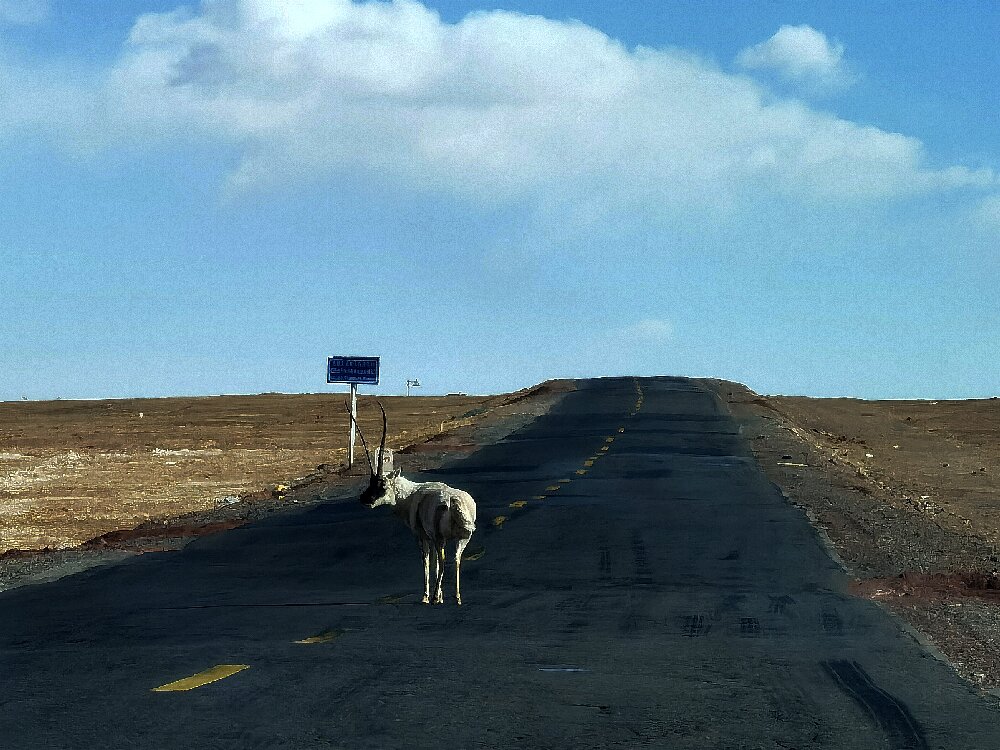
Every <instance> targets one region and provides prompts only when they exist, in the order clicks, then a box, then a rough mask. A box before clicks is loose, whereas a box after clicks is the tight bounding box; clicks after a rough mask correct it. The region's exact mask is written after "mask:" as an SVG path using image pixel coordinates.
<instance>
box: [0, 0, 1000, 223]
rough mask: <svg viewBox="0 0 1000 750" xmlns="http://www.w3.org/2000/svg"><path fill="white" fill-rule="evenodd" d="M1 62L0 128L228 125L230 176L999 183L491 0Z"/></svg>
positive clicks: (717, 207) (250, 184)
mask: <svg viewBox="0 0 1000 750" xmlns="http://www.w3.org/2000/svg"><path fill="white" fill-rule="evenodd" d="M780 33H781V32H779V34H780ZM777 36H778V35H776V37H777ZM838 59H839V58H838ZM814 67H815V66H814ZM5 74H6V75H7V76H8V77H9V78H10V77H13V78H16V77H18V76H20V78H21V79H23V80H24V81H29V82H33V88H32V87H28V93H27V95H25V94H24V93H23V92H22V94H21V95H20V96H18V97H7V98H4V95H3V94H2V93H0V138H3V137H4V130H5V125H4V121H5V120H6V129H7V130H8V133H10V132H11V131H13V130H16V129H17V128H19V127H20V128H22V129H24V128H26V127H29V128H38V127H39V124H40V121H41V120H42V119H47V123H46V125H45V127H46V128H48V129H51V130H53V131H59V130H61V131H62V132H63V136H62V137H63V138H64V139H69V140H70V141H72V142H73V143H75V144H79V143H85V144H88V143H93V144H98V145H100V144H102V143H103V147H104V148H115V147H116V146H117V145H119V144H121V143H131V144H133V145H135V144H138V145H140V146H141V145H142V144H146V143H148V142H150V141H163V140H168V141H184V140H191V141H197V142H198V143H204V142H206V141H207V142H210V143H219V144H224V145H227V146H229V147H230V148H232V149H235V150H236V151H237V152H238V153H239V154H240V164H239V167H238V168H237V169H236V170H235V171H234V172H233V173H232V174H231V176H230V178H229V184H228V190H229V191H230V192H231V193H233V194H236V195H238V194H239V193H240V192H241V191H245V190H254V189H257V188H259V187H260V186H262V185H267V184H277V185H281V184H286V183H289V182H301V181H304V180H305V181H308V180H316V179H323V178H324V177H326V176H328V175H331V174H337V173H342V172H344V171H363V172H367V173H369V174H371V175H373V176H375V177H376V178H377V179H380V180H384V181H387V182H389V183H391V184H398V185H401V186H403V187H406V188H408V189H417V190H429V191H449V192H452V193H455V194H458V195H460V196H462V197H464V198H466V199H470V200H476V201H486V202H504V201H514V200H516V201H528V202H530V203H532V204H534V205H536V206H538V207H539V210H541V211H546V210H553V211H562V212H569V213H572V214H574V215H575V216H580V217H586V216H590V217H594V216H598V217H599V215H600V213H601V212H609V211H610V212H616V213H619V214H621V213H622V212H623V211H625V212H627V213H629V214H630V215H631V214H636V213H638V212H645V213H646V214H648V215H654V216H655V215H685V214H690V213H692V212H696V213H699V214H701V215H712V214H713V212H714V213H720V212H726V211H731V210H733V207H734V206H738V205H740V204H743V203H750V204H752V203H753V202H754V201H758V200H760V199H761V196H767V195H773V194H778V195H781V196H784V197H790V198H792V199H795V200H800V201H806V202H820V203H824V204H825V203H829V202H831V201H832V202H848V203H849V202H853V201H859V200H860V201H870V200H885V199H889V200H893V199H903V198H906V197H907V196H911V195H914V194H921V193H928V192H933V191H939V190H948V189H951V188H955V187H962V186H983V185H992V184H995V176H994V175H993V173H992V172H991V171H989V170H979V171H972V170H969V169H967V168H965V167H961V166H952V167H947V168H934V167H931V166H929V165H928V164H927V160H926V158H925V154H924V148H923V145H922V144H921V142H920V141H919V140H917V139H915V138H911V137H907V136H903V135H899V134H894V133H888V132H885V131H883V130H879V129H877V128H874V127H866V126H861V125H858V124H856V123H853V122H851V121H848V120H843V119H839V118H837V117H834V116H833V115H830V114H827V113H823V112H819V111H816V110H814V109H811V108H810V107H809V106H807V105H806V104H804V103H802V102H799V101H796V100H780V99H778V100H775V98H774V97H773V96H771V95H770V94H769V93H768V92H767V91H766V90H765V89H762V88H761V87H760V85H759V84H757V83H755V82H753V81H752V80H750V79H748V78H746V77H744V76H733V75H729V74H727V73H725V72H723V71H721V70H719V69H718V68H716V67H715V66H713V65H711V64H710V63H708V62H706V61H704V60H702V59H700V58H698V57H695V56H693V55H690V54H687V53H683V52H680V51H676V50H654V49H647V48H638V49H635V50H629V49H626V48H625V47H624V46H622V45H621V44H620V43H618V42H616V41H614V40H612V39H610V38H609V37H607V36H606V35H604V34H603V33H601V32H600V31H597V30H595V29H593V28H590V27H587V26H585V25H583V24H580V23H577V22H562V21H552V20H547V19H544V18H540V17H535V16H525V15H521V14H517V13H510V12H505V11H493V12H479V13H474V14H471V15H469V16H467V17H466V18H464V19H463V20H462V21H460V22H458V23H456V24H448V23H444V22H442V20H441V19H440V17H439V16H438V15H437V13H435V12H434V11H432V10H430V9H428V8H427V7H425V6H423V5H421V4H420V3H418V2H414V1H413V0H396V1H395V2H367V3H363V4H356V3H352V2H350V0H297V1H293V0H280V1H279V0H206V2H204V3H203V4H202V6H201V8H200V9H198V10H197V11H191V10H186V9H179V10H176V11H173V12H170V13H163V14H150V15H145V16H142V17H140V18H139V19H138V20H137V21H136V23H135V25H134V28H133V29H132V32H131V35H130V37H129V40H128V43H127V46H126V47H125V48H124V49H123V50H122V53H121V55H120V56H119V58H118V60H117V62H116V63H115V64H114V66H113V67H112V68H111V69H109V70H106V71H103V72H102V73H101V74H100V76H99V80H97V81H94V80H90V79H77V80H76V82H75V83H73V84H72V85H71V84H69V83H67V82H66V81H68V80H73V76H66V75H60V76H59V77H58V78H55V77H49V79H48V80H47V81H43V79H44V78H45V75H44V72H43V73H39V72H37V71H25V70H23V69H20V70H18V69H14V68H10V67H8V69H7V70H6V73H5V72H4V68H3V64H2V62H0V77H3V76H4V75H5ZM12 83H15V84H16V81H13V82H12ZM15 89H16V86H15ZM2 90H3V89H2V88H0V91H2ZM8 90H10V89H8ZM8 137H9V136H8Z"/></svg>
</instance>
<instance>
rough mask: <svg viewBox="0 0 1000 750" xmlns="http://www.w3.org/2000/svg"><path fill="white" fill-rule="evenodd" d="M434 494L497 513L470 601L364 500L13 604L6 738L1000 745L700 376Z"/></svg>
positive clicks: (148, 558)
mask: <svg viewBox="0 0 1000 750" xmlns="http://www.w3.org/2000/svg"><path fill="white" fill-rule="evenodd" d="M605 449H606V450H605ZM424 478H428V479H429V478H435V479H440V480H443V481H447V482H449V483H450V484H454V485H456V486H458V487H461V488H463V489H467V490H469V491H470V492H472V494H473V496H474V497H475V498H476V499H477V501H478V505H479V522H478V526H479V531H477V533H476V535H475V536H474V537H473V540H472V543H471V545H470V547H469V550H468V551H467V556H469V557H471V558H474V559H470V560H468V561H467V562H466V563H465V565H464V566H463V587H462V588H463V599H464V601H465V604H464V606H462V607H461V608H459V607H456V606H455V605H454V602H453V600H452V601H449V603H447V604H446V605H444V606H438V607H433V606H423V605H420V604H419V603H418V601H419V591H420V588H421V585H422V577H423V572H422V567H421V563H420V558H419V554H418V552H417V548H416V545H415V543H414V541H413V539H412V537H410V535H409V531H408V530H406V529H405V528H404V527H403V526H402V525H401V524H399V523H398V522H396V521H395V520H393V519H392V518H391V517H390V516H389V515H388V510H387V509H386V508H380V509H376V510H368V509H366V508H363V507H360V506H359V505H356V504H353V503H341V504H329V505H324V506H320V507H317V508H314V509H312V510H310V511H308V512H303V513H300V514H295V515H286V516H283V517H281V518H277V519H272V520H271V521H268V522H265V523H261V524H257V525H254V526H249V527H244V528H242V529H237V530H234V531H232V532H228V533H225V534H221V535H217V536H213V537H207V538H204V539H201V540H198V541H196V542H194V543H192V544H190V545H189V546H188V547H186V548H185V549H184V550H183V551H182V552H173V553H162V554H147V555H143V556H141V557H139V558H135V559H133V560H131V561H129V562H127V563H125V564H121V565H117V566H114V567H109V568H104V569H100V570H94V571H90V572H87V573H83V574H79V575H76V576H72V577H69V578H66V579H63V580H61V581H58V582H55V583H51V584H46V585H40V586H35V587H29V588H24V589H15V590H13V591H9V592H7V593H4V594H0V747H2V748H7V749H9V750H16V749H19V748H147V747H148V748H174V747H177V748H330V747H343V748H397V747H398V748H403V747H407V748H421V747H434V748H438V749H443V748H448V749H449V750H450V749H454V748H467V747H469V748H471V747H501V748H502V747H514V746H521V747H538V748H549V747H551V748H574V749H576V748H612V747H621V748H631V747H657V748H698V749H699V750H705V749H708V748H733V749H735V748H741V749H747V748H768V749H771V748H818V747H824V748H865V750H870V749H871V748H890V749H891V750H899V749H901V748H956V749H959V748H961V749H963V750H972V749H973V748H984V749H985V748H989V749H990V750H994V749H995V748H997V747H1000V722H998V719H1000V713H998V710H997V709H996V707H995V705H994V704H993V703H991V702H990V701H988V700H987V699H984V698H982V697H980V696H979V695H977V694H976V693H975V692H974V691H973V690H972V689H971V688H970V687H968V686H967V685H966V684H965V683H963V682H962V681H960V680H959V679H958V678H957V677H956V676H955V675H954V674H953V673H952V672H951V671H950V669H949V668H948V667H947V666H945V665H944V664H942V663H941V662H939V661H937V660H936V659H934V658H933V657H931V656H929V655H927V654H926V653H925V652H924V651H923V650H922V649H921V647H920V646H919V645H918V644H917V643H916V642H915V641H914V640H913V639H912V638H911V637H910V636H908V635H907V634H905V633H904V632H903V631H902V630H901V628H900V626H899V625H898V624H897V622H896V621H895V620H893V619H892V618H890V617H889V616H888V615H886V614H885V613H883V612H882V611H881V610H880V609H879V608H878V607H876V606H875V605H873V604H871V603H870V602H866V601H862V600H856V599H853V598H851V597H849V596H847V595H846V594H844V593H842V589H843V584H844V580H843V575H842V573H841V572H840V570H839V568H838V567H837V566H836V565H835V564H834V563H833V562H832V561H831V559H830V557H829V556H828V555H827V553H826V552H825V550H824V549H823V547H822V545H821V544H820V542H819V540H818V539H817V537H816V536H815V534H814V532H813V531H812V529H811V528H810V526H809V524H808V523H807V521H806V520H805V518H804V517H803V515H802V513H801V511H799V510H797V509H796V508H794V507H792V506H790V505H789V504H788V503H787V502H786V501H785V500H784V499H783V498H782V496H781V495H780V493H779V492H778V491H777V490H776V489H775V488H774V487H773V486H772V485H770V484H769V483H768V481H767V480H766V479H765V477H764V476H763V474H762V472H761V471H760V469H759V468H758V466H757V465H756V463H755V462H754V460H753V458H752V457H751V456H750V453H749V450H748V448H747V446H746V444H745V443H744V441H743V439H742V438H741V437H740V435H739V434H738V428H737V426H736V424H735V423H734V422H733V420H732V419H731V418H730V417H729V416H728V415H727V413H726V412H725V409H724V407H723V406H722V405H721V404H720V402H719V400H718V398H717V397H716V396H715V395H714V394H713V393H711V392H710V391H708V390H706V389H705V388H704V387H703V386H701V385H699V384H698V383H696V382H694V381H689V380H684V379H676V378H650V379H640V380H634V379H609V380H599V381H586V382H582V383H580V390H578V391H576V392H574V393H571V394H569V395H568V396H567V397H566V398H565V399H564V400H563V401H562V402H561V404H560V405H559V406H558V407H557V408H556V409H555V410H553V411H552V412H551V413H550V414H548V415H547V416H545V417H542V418H540V419H539V420H537V421H536V422H534V423H533V424H531V425H529V426H528V427H526V428H525V429H523V430H521V431H519V432H517V433H515V434H514V435H512V436H511V437H509V438H508V439H507V440H505V441H503V442H501V443H499V444H497V445H495V446H491V447H487V448H484V449H482V450H480V451H479V452H478V453H476V454H474V455H472V456H470V457H468V458H467V459H465V460H463V461H461V462H459V463H456V464H453V465H451V466H450V467H446V468H444V469H442V470H440V471H438V472H435V473H434V474H427V475H424ZM520 501H523V503H522V502H520ZM512 503H514V507H512V506H511V504H512ZM501 517H502V518H501ZM494 519H496V520H494ZM449 574H450V572H449ZM297 641H306V642H297ZM218 665H236V666H233V667H231V668H230V669H228V670H219V672H218V673H217V674H225V673H226V672H227V671H228V672H233V674H231V675H230V676H227V677H224V678H222V679H219V680H217V681H215V682H211V683H208V684H204V685H202V686H201V687H197V688H194V689H191V690H184V691H176V690H172V691H155V690H154V688H157V687H161V686H164V685H169V684H170V683H173V682H175V681H177V680H180V679H182V678H186V677H189V676H192V675H196V674H200V673H203V672H205V671H206V670H209V669H211V668H213V667H217V666H218ZM239 666H245V668H242V669H241V670H240V671H235V670H236V669H237V667H239Z"/></svg>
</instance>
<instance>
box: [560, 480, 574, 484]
mask: <svg viewBox="0 0 1000 750" xmlns="http://www.w3.org/2000/svg"><path fill="white" fill-rule="evenodd" d="M572 481H573V480H572V479H560V480H559V484H569V483H570V482H572Z"/></svg>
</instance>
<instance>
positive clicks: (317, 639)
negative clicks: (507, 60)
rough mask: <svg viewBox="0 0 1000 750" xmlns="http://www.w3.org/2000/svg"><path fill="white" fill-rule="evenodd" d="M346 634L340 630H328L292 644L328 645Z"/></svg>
mask: <svg viewBox="0 0 1000 750" xmlns="http://www.w3.org/2000/svg"><path fill="white" fill-rule="evenodd" d="M346 632H347V631H346V630H341V629H340V628H328V629H327V630H324V631H323V632H322V633H317V634H316V635H311V636H309V637H308V638H303V639H302V640H301V641H292V643H303V644H307V645H308V644H312V643H329V642H330V641H332V640H334V639H335V638H339V637H340V636H342V635H343V634H344V633H346Z"/></svg>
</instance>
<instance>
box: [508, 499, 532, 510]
mask: <svg viewBox="0 0 1000 750" xmlns="http://www.w3.org/2000/svg"><path fill="white" fill-rule="evenodd" d="M527 504H528V501H527V500H515V501H514V502H512V503H511V504H510V507H511V508H523V507H524V506H525V505H527Z"/></svg>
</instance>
